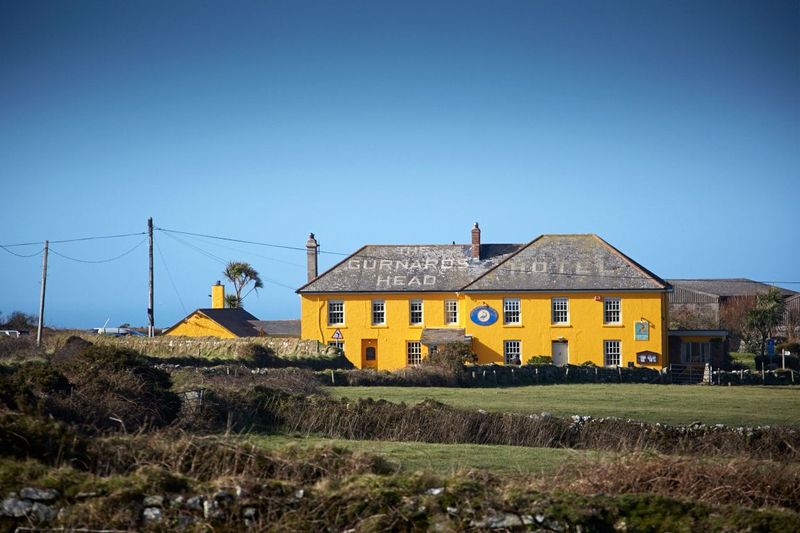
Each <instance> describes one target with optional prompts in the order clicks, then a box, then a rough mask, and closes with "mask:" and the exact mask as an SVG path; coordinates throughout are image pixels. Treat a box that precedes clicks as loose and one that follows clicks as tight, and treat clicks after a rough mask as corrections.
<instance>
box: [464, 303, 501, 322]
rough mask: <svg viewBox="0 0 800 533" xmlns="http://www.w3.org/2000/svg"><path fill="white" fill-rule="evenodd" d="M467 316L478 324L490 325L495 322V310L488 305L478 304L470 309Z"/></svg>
mask: <svg viewBox="0 0 800 533" xmlns="http://www.w3.org/2000/svg"><path fill="white" fill-rule="evenodd" d="M469 318H470V320H472V321H473V322H474V323H476V324H478V325H479V326H490V325H492V324H494V323H495V322H497V311H495V310H494V309H492V308H491V307H489V306H488V305H479V306H478V307H476V308H475V309H473V310H472V312H471V313H470V314H469Z"/></svg>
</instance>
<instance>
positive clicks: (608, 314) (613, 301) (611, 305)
mask: <svg viewBox="0 0 800 533" xmlns="http://www.w3.org/2000/svg"><path fill="white" fill-rule="evenodd" d="M621 308H622V305H621V302H620V299H619V298H603V322H604V323H606V324H619V323H620V322H621V313H620V310H621Z"/></svg>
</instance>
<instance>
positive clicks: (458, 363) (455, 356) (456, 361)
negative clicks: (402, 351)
mask: <svg viewBox="0 0 800 533" xmlns="http://www.w3.org/2000/svg"><path fill="white" fill-rule="evenodd" d="M477 362H478V356H477V355H475V353H473V351H472V350H471V349H470V347H469V345H467V344H465V343H463V342H450V343H447V344H443V345H441V346H439V348H438V349H437V350H436V351H435V352H434V353H432V354H430V355H428V357H426V358H425V359H423V360H422V364H423V365H428V366H438V367H441V368H447V369H450V370H453V371H461V370H462V369H463V368H464V364H465V363H470V364H475V363H477Z"/></svg>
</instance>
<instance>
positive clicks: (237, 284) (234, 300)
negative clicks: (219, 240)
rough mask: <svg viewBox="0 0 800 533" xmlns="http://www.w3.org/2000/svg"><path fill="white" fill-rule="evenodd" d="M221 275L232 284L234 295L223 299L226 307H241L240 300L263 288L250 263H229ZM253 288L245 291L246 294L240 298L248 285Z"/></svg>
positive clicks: (256, 272)
mask: <svg viewBox="0 0 800 533" xmlns="http://www.w3.org/2000/svg"><path fill="white" fill-rule="evenodd" d="M222 274H223V275H224V276H225V277H226V278H228V279H229V280H230V282H231V283H233V290H234V292H235V293H236V294H229V295H227V296H226V297H225V303H226V304H227V305H228V307H241V306H242V300H244V299H245V297H247V295H248V294H250V293H251V292H253V291H256V292H258V289H261V288H263V287H264V283H263V282H262V281H261V277H260V276H259V275H258V271H257V270H256V269H255V268H253V267H252V266H250V263H243V262H241V261H231V262H229V263H228V264H227V265H225V270H223V271H222ZM251 283H252V284H253V287H252V288H251V289H250V290H249V291H247V294H245V295H244V296H242V291H243V290H244V289H245V288H246V287H247V286H248V285H250V284H251Z"/></svg>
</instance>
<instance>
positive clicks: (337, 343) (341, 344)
mask: <svg viewBox="0 0 800 533" xmlns="http://www.w3.org/2000/svg"><path fill="white" fill-rule="evenodd" d="M328 346H336V347H337V348H339V351H341V352H342V354H344V341H328Z"/></svg>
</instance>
